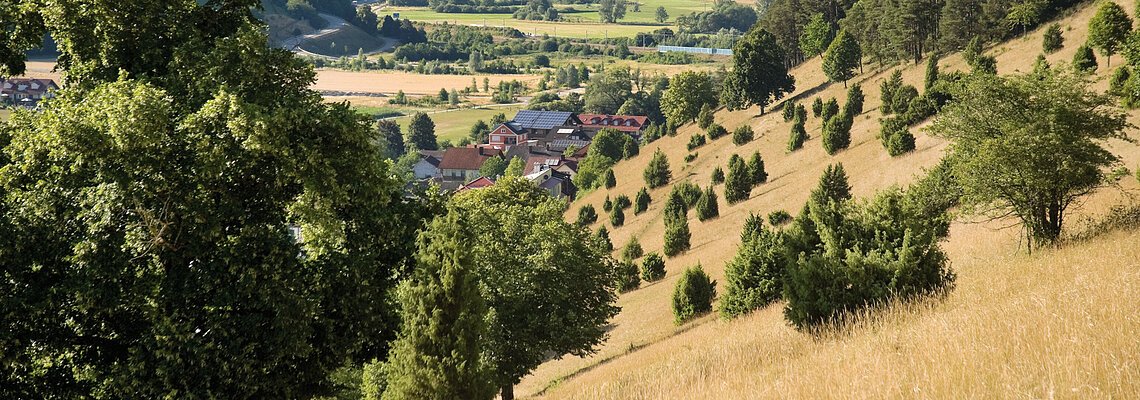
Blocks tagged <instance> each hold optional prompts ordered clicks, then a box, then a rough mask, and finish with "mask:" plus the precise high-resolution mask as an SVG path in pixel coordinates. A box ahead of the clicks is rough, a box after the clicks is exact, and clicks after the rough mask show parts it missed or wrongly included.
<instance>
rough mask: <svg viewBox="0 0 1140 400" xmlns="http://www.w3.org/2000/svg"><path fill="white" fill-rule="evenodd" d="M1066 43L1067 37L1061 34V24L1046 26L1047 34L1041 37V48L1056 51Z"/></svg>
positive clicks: (1050, 51) (1046, 50)
mask: <svg viewBox="0 0 1140 400" xmlns="http://www.w3.org/2000/svg"><path fill="white" fill-rule="evenodd" d="M1064 45H1065V38H1064V36H1062V35H1061V24H1050V25H1049V27H1048V28H1045V35H1043V37H1042V38H1041V50H1043V51H1045V52H1046V53H1054V52H1056V51H1057V50H1061V47H1064Z"/></svg>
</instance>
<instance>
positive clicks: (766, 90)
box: [722, 27, 796, 113]
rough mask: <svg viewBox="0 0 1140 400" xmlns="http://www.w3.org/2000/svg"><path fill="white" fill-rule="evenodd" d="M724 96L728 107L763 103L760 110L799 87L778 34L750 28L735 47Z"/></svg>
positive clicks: (744, 106)
mask: <svg viewBox="0 0 1140 400" xmlns="http://www.w3.org/2000/svg"><path fill="white" fill-rule="evenodd" d="M722 90H723V91H724V94H722V97H723V98H728V99H735V101H732V102H728V101H726V102H725V103H726V104H725V105H726V106H727V107H728V108H729V109H734V110H735V109H744V108H746V107H748V106H749V105H758V106H760V112H761V113H763V112H764V108H765V107H767V106H768V104H771V103H772V102H773V101H776V100H778V99H780V97H783V96H784V94H785V93H790V92H792V91H795V90H796V80H795V78H793V77H792V76H791V75H790V74H788V67H787V66H786V65H785V64H784V50H783V49H782V48H781V47H780V45H779V44H777V43H776V38H775V36H772V34H771V33H768V31H766V30H764V29H761V28H759V27H754V28H752V29H751V30H749V31H748V33H747V34H745V35H744V37H742V38H740V41H738V42H736V45H735V46H733V48H732V69H731V70H730V71H729V74H728V76H727V77H725V82H724V88H723V89H722Z"/></svg>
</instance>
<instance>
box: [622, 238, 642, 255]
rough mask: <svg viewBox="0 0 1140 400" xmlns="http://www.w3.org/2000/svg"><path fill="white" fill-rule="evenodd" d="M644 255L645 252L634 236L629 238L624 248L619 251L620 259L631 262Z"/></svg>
mask: <svg viewBox="0 0 1140 400" xmlns="http://www.w3.org/2000/svg"><path fill="white" fill-rule="evenodd" d="M644 253H645V250H643V249H642V248H641V243H640V242H638V241H637V236H634V237H632V238H630V239H629V243H626V244H625V247H623V248H622V249H621V259H622V260H626V261H633V260H636V259H638V258H641V256H642V255H643V254H644Z"/></svg>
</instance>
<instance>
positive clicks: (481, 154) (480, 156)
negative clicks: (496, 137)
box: [439, 147, 499, 170]
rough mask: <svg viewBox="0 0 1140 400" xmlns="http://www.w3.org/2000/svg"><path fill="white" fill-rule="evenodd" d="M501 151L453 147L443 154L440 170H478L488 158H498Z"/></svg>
mask: <svg viewBox="0 0 1140 400" xmlns="http://www.w3.org/2000/svg"><path fill="white" fill-rule="evenodd" d="M498 155H499V151H498V150H495V149H488V148H475V147H452V148H450V149H447V150H446V151H444V153H443V159H442V160H440V162H439V168H440V169H464V170H477V169H479V167H482V166H483V162H484V161H487V159H488V158H491V157H493V156H498Z"/></svg>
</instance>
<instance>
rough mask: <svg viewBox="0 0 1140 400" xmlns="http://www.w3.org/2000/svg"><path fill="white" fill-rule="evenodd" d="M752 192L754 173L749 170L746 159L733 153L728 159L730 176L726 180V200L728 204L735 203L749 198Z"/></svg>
mask: <svg viewBox="0 0 1140 400" xmlns="http://www.w3.org/2000/svg"><path fill="white" fill-rule="evenodd" d="M751 192H752V174H751V173H750V172H749V171H748V166H747V165H745V163H744V159H742V158H740V156H739V155H736V154H733V155H732V157H731V158H729V159H728V176H726V177H725V180H724V200H725V201H727V202H728V204H735V203H738V202H740V201H743V200H746V199H748V196H749V195H750V193H751Z"/></svg>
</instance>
